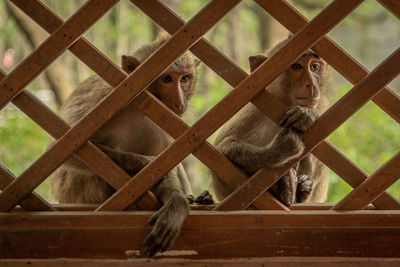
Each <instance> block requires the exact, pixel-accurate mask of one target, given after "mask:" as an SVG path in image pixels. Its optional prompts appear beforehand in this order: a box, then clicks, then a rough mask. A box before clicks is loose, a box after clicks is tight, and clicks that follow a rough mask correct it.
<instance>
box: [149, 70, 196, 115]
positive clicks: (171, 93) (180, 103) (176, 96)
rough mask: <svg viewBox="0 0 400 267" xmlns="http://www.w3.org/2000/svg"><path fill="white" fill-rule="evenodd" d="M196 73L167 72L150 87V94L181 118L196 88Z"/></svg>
mask: <svg viewBox="0 0 400 267" xmlns="http://www.w3.org/2000/svg"><path fill="white" fill-rule="evenodd" d="M194 75H195V74H194V73H191V72H181V71H176V70H167V71H166V72H164V73H163V74H162V75H161V76H160V77H159V78H158V79H157V80H156V81H154V83H153V84H152V85H151V86H150V88H149V89H150V92H152V93H153V94H154V96H155V97H157V98H158V99H160V100H161V101H162V102H163V103H164V104H165V105H167V106H168V107H169V108H170V109H171V110H172V111H173V112H175V113H176V114H177V115H179V116H181V115H182V114H183V113H184V112H185V110H186V107H187V100H188V99H189V97H190V95H191V94H192V91H193V87H194Z"/></svg>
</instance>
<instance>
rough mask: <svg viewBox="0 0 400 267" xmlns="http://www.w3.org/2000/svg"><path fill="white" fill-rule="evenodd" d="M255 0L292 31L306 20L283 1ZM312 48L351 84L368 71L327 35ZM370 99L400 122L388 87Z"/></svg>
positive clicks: (399, 101) (398, 103)
mask: <svg viewBox="0 0 400 267" xmlns="http://www.w3.org/2000/svg"><path fill="white" fill-rule="evenodd" d="M255 1H256V2H257V3H258V4H259V5H260V6H261V7H262V8H264V9H265V10H266V11H268V12H269V13H270V14H271V16H273V17H274V18H275V19H276V20H278V21H279V22H280V23H281V24H282V25H283V26H285V27H286V28H287V29H288V30H289V31H291V32H292V33H296V32H298V31H299V30H300V29H301V28H303V27H304V25H306V24H307V22H308V20H307V19H306V18H304V17H303V16H302V15H301V14H300V13H299V12H297V11H296V10H295V9H294V8H293V7H291V6H290V4H288V3H287V2H285V1H269V0H255ZM313 49H314V50H315V51H316V52H317V53H318V54H319V55H320V56H321V57H322V58H324V60H326V61H327V62H328V64H329V65H331V66H332V67H334V68H335V69H336V70H337V71H338V72H339V73H340V74H342V75H343V76H344V77H345V78H346V79H347V80H349V81H350V82H351V83H352V84H357V83H358V82H359V81H360V80H361V79H362V78H364V77H365V76H366V75H367V74H368V71H367V70H366V69H365V68H364V67H363V66H362V65H360V63H358V62H357V61H356V60H355V59H354V58H352V57H351V56H350V55H349V54H347V53H346V52H345V51H344V50H343V49H341V48H340V47H339V46H338V45H337V44H336V43H335V42H334V41H332V40H331V39H330V38H329V37H324V38H323V39H322V40H321V41H319V42H318V43H317V44H316V45H315V46H314V47H313ZM372 100H373V101H374V102H375V104H377V105H378V106H379V107H380V108H381V109H383V110H384V111H385V112H386V113H388V114H389V115H390V116H391V117H392V118H393V119H395V120H396V121H397V122H399V123H400V108H399V106H400V98H399V97H398V96H397V95H396V94H394V93H393V92H392V91H391V90H390V89H388V88H384V89H383V90H382V91H380V92H379V93H378V94H377V95H376V96H374V97H373V98H372Z"/></svg>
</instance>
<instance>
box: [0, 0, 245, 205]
mask: <svg viewBox="0 0 400 267" xmlns="http://www.w3.org/2000/svg"><path fill="white" fill-rule="evenodd" d="M239 2H240V0H235V1H229V3H225V2H224V1H213V2H211V3H209V4H208V5H207V6H206V7H205V8H204V9H203V10H202V11H200V12H199V13H198V14H197V15H196V16H195V17H194V18H193V19H192V20H191V21H190V22H189V23H188V24H186V25H185V26H184V27H182V28H181V30H180V31H179V32H178V33H176V34H175V35H174V36H173V37H172V38H171V39H170V40H168V41H167V42H166V43H165V44H164V45H163V46H161V47H160V48H159V49H158V50H157V51H156V52H155V53H154V54H153V55H152V56H150V57H149V58H148V59H147V60H146V61H145V63H144V64H141V65H140V66H139V67H138V68H137V69H136V70H135V71H134V72H132V73H131V74H130V75H129V76H128V77H127V78H126V79H125V80H124V81H123V82H121V83H120V84H119V85H118V86H117V87H116V88H114V90H113V91H112V92H111V93H110V94H109V95H108V96H107V97H106V98H105V99H103V100H102V101H101V102H100V103H99V104H98V105H97V106H96V107H95V108H94V109H93V110H92V111H91V112H90V113H89V114H88V115H87V116H86V117H85V118H83V119H82V120H81V121H79V122H78V123H77V124H76V126H75V127H73V128H72V129H70V130H69V131H68V132H67V133H66V134H65V135H64V136H63V137H62V138H60V139H59V140H57V142H56V143H55V144H54V145H53V146H52V147H51V148H50V149H49V150H47V151H46V152H45V153H44V154H43V155H42V156H41V157H40V158H39V159H38V160H37V161H36V162H35V163H34V164H33V165H31V166H30V167H29V168H28V169H27V170H26V171H25V172H24V173H23V174H22V175H21V176H20V177H19V178H18V179H17V180H16V181H14V182H13V183H12V184H10V186H8V187H7V188H6V189H5V190H4V191H3V192H2V194H1V195H0V210H3V211H6V210H10V209H12V208H13V207H14V206H15V205H16V204H18V203H19V202H20V201H21V200H22V199H23V198H25V197H26V196H27V194H29V192H31V191H32V190H33V189H34V188H35V187H36V186H37V185H39V184H40V183H41V182H42V181H43V180H44V179H45V178H46V177H47V176H48V175H49V174H51V173H52V172H53V171H54V170H55V169H56V168H57V167H58V166H59V165H60V164H62V162H63V161H64V160H65V159H66V158H67V157H68V156H69V155H71V153H72V152H75V151H77V150H78V149H79V148H80V147H81V146H82V145H83V144H84V143H85V142H86V141H87V139H88V138H89V137H90V135H91V134H93V133H94V132H95V131H97V130H98V129H99V128H100V127H101V126H102V125H103V124H104V123H106V122H107V120H109V119H110V118H111V117H112V116H113V115H115V114H116V113H117V112H119V111H120V110H121V109H122V108H123V106H124V105H125V104H126V103H127V102H128V101H129V100H130V99H131V98H132V97H134V96H136V95H138V94H139V93H140V92H141V91H143V90H144V89H145V88H146V87H147V86H148V85H149V84H150V83H151V82H152V81H153V80H154V79H155V78H156V77H157V76H158V75H159V74H160V73H161V72H162V71H163V70H164V69H165V68H167V67H168V66H169V65H170V64H172V62H173V61H174V59H176V58H177V57H178V56H179V55H181V54H182V53H184V52H185V51H186V49H188V48H189V47H190V46H191V45H193V44H194V43H195V42H196V41H197V40H198V39H199V38H201V36H202V35H203V34H204V33H205V32H206V31H207V30H209V28H211V27H212V26H213V25H214V24H215V23H216V22H217V21H218V20H220V19H221V18H222V16H223V15H224V14H226V13H227V12H228V11H229V10H230V8H232V7H234V6H235V5H236V4H238V3H239ZM210 10H213V11H212V15H213V16H210V14H209V12H210ZM215 10H217V12H215ZM75 15H76V14H75ZM160 178H161V176H160V177H159V178H158V179H160ZM157 181H158V180H156V179H154V183H156V182H157ZM145 191H147V190H145ZM143 193H144V191H141V194H143ZM138 197H139V196H137V198H138ZM137 198H136V200H137Z"/></svg>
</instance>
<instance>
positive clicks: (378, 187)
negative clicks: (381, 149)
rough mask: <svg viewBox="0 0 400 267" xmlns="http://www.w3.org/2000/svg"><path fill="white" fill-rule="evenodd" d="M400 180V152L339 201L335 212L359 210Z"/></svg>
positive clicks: (334, 208)
mask: <svg viewBox="0 0 400 267" xmlns="http://www.w3.org/2000/svg"><path fill="white" fill-rule="evenodd" d="M399 178H400V152H399V153H397V154H396V155H395V156H394V157H393V158H392V159H391V160H389V161H388V162H386V163H385V165H383V166H382V167H381V168H379V169H378V170H377V171H376V172H375V173H374V174H372V175H371V176H370V177H368V178H367V179H365V180H364V181H363V182H362V183H361V184H360V185H359V186H357V187H356V188H355V189H354V190H353V191H351V192H350V193H349V194H348V195H347V196H346V197H345V198H343V199H342V200H341V201H339V202H338V203H337V204H336V205H335V206H334V207H333V208H332V209H333V210H358V209H363V208H364V207H365V206H367V205H368V204H369V203H371V202H372V201H374V200H375V199H376V198H377V197H379V196H380V195H381V194H382V192H383V191H385V190H386V189H387V188H389V186H391V185H392V184H393V183H395V182H396V181H397V180H398V179H399Z"/></svg>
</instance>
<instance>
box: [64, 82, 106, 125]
mask: <svg viewBox="0 0 400 267" xmlns="http://www.w3.org/2000/svg"><path fill="white" fill-rule="evenodd" d="M111 90H112V87H111V86H110V85H108V84H107V83H106V82H105V81H103V80H102V79H101V78H99V77H98V76H91V77H89V78H88V79H86V80H85V81H84V82H82V83H81V84H79V85H78V87H77V88H76V89H75V90H74V91H73V92H72V94H71V96H70V97H69V98H68V99H67V100H66V102H65V103H64V105H63V106H62V107H61V110H60V115H61V116H62V117H63V119H64V120H66V121H67V122H68V123H70V124H72V125H73V124H75V123H76V122H78V121H79V120H80V119H82V118H83V117H84V116H85V115H86V114H88V113H89V111H90V110H91V109H93V108H94V107H95V106H96V105H97V103H99V102H100V101H101V100H102V99H103V98H104V97H105V96H106V95H107V94H108V93H109V92H111Z"/></svg>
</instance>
